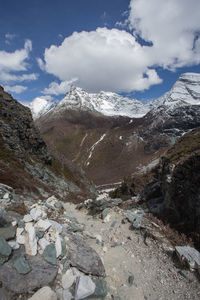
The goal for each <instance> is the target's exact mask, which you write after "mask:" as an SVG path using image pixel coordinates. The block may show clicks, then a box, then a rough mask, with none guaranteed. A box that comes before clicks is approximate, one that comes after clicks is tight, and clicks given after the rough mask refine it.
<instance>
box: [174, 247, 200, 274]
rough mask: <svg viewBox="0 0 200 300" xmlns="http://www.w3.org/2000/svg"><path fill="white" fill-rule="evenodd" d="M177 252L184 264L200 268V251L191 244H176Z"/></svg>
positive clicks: (191, 267)
mask: <svg viewBox="0 0 200 300" xmlns="http://www.w3.org/2000/svg"><path fill="white" fill-rule="evenodd" d="M175 250H176V254H177V255H178V258H179V259H180V261H181V262H182V263H183V264H186V265H188V266H189V268H190V269H192V270H193V269H196V270H199V269H200V253H199V251H197V250H196V249H194V248H192V247H190V246H176V247H175Z"/></svg>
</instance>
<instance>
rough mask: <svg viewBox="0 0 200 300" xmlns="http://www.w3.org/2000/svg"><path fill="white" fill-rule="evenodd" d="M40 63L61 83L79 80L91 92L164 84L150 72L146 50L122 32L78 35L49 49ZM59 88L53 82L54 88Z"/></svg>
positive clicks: (155, 74)
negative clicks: (73, 79) (74, 79)
mask: <svg viewBox="0 0 200 300" xmlns="http://www.w3.org/2000/svg"><path fill="white" fill-rule="evenodd" d="M39 64H40V65H42V68H43V69H45V71H46V72H48V73H51V74H53V75H55V76H57V77H58V78H59V79H60V80H61V81H65V82H66V81H67V82H68V81H70V80H71V79H72V78H77V79H78V85H79V86H81V87H82V88H84V89H86V90H88V91H91V92H92V91H100V90H106V91H127V92H129V91H132V90H144V89H147V88H148V87H149V86H150V85H152V84H158V83H160V82H161V79H160V78H159V76H158V75H157V73H156V71H155V70H153V69H152V70H150V69H149V66H151V62H150V59H149V57H148V56H147V55H146V51H145V47H142V46H141V45H140V44H139V43H137V41H136V40H135V38H134V36H132V35H131V34H129V33H128V32H126V31H123V30H118V29H111V30H109V29H107V28H98V29H97V30H96V31H91V32H86V31H83V32H80V33H77V32H75V33H73V34H72V35H71V36H70V37H67V38H65V40H64V41H63V43H62V44H61V45H60V46H55V45H52V46H51V47H50V48H49V49H45V53H44V62H42V61H41V60H39ZM57 85H58V84H56V83H53V88H55V87H57ZM50 88H52V86H50Z"/></svg>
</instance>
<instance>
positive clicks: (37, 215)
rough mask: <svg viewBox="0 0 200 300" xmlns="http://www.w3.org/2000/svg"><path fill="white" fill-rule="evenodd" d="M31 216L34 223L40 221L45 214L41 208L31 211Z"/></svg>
mask: <svg viewBox="0 0 200 300" xmlns="http://www.w3.org/2000/svg"><path fill="white" fill-rule="evenodd" d="M30 215H31V217H32V219H33V220H34V221H38V220H39V219H40V218H41V217H42V215H43V212H42V210H41V209H40V208H37V207H34V208H32V209H31V211H30Z"/></svg>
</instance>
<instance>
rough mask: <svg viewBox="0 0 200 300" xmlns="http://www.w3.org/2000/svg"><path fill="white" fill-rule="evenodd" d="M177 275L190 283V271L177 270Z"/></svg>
mask: <svg viewBox="0 0 200 300" xmlns="http://www.w3.org/2000/svg"><path fill="white" fill-rule="evenodd" d="M178 273H179V274H180V275H181V276H183V277H184V278H185V279H187V280H188V281H192V276H191V273H190V271H185V270H179V271H178Z"/></svg>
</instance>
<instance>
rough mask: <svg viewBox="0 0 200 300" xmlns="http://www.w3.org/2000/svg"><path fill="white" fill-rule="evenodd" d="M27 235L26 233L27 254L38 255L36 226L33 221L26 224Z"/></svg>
mask: <svg viewBox="0 0 200 300" xmlns="http://www.w3.org/2000/svg"><path fill="white" fill-rule="evenodd" d="M25 229H26V235H25V249H26V254H29V255H36V254H37V237H36V233H35V228H34V227H33V224H32V223H26V225H25Z"/></svg>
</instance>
